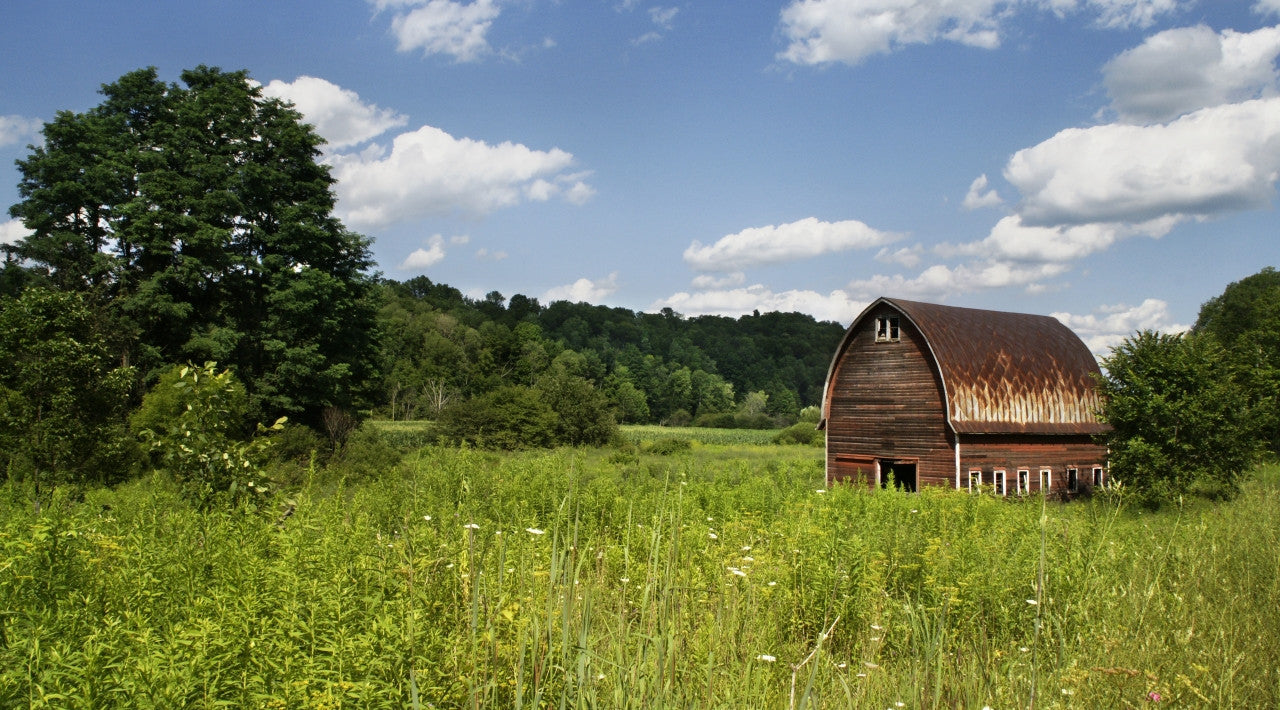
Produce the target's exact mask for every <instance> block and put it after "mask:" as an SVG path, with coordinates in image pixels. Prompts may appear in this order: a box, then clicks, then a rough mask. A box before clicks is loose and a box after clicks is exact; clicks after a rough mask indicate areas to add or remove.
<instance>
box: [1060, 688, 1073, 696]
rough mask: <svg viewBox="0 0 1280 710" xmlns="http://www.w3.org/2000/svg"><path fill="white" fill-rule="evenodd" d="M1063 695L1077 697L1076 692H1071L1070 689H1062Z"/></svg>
mask: <svg viewBox="0 0 1280 710" xmlns="http://www.w3.org/2000/svg"><path fill="white" fill-rule="evenodd" d="M1062 694H1063V695H1075V694H1076V691H1074V690H1071V689H1069V688H1063V689H1062Z"/></svg>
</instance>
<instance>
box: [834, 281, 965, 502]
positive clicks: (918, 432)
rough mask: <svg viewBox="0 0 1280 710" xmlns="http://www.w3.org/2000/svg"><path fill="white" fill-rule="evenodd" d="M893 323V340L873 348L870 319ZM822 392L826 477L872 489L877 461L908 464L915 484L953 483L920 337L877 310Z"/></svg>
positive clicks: (939, 400)
mask: <svg viewBox="0 0 1280 710" xmlns="http://www.w3.org/2000/svg"><path fill="white" fill-rule="evenodd" d="M882 315H883V316H893V317H897V318H899V338H898V340H897V342H880V343H878V342H876V333H875V328H876V318H877V317H879V316H882ZM855 328H856V329H857V330H855V331H854V332H853V333H852V334H851V335H852V337H851V338H849V339H848V340H847V341H846V343H847V348H846V349H845V351H844V352H843V353H841V354H840V357H839V360H838V361H837V364H836V365H835V370H834V372H833V373H832V377H831V378H830V382H829V383H828V387H829V388H830V389H829V391H828V392H827V393H826V395H827V402H828V403H829V409H828V411H827V412H826V417H827V478H828V480H832V481H835V480H842V479H856V478H858V477H859V476H861V477H862V478H864V479H865V480H866V481H867V483H868V484H874V483H875V468H874V466H875V461H876V460H888V459H893V460H900V461H915V462H916V466H917V469H916V476H917V481H918V484H919V485H920V486H926V485H939V484H950V485H952V486H954V485H955V453H954V449H953V448H952V447H951V441H950V439H949V431H948V428H947V424H946V420H945V418H944V413H945V412H946V407H945V404H944V398H943V393H942V383H941V380H940V379H939V376H938V374H937V372H936V370H935V369H934V367H933V366H932V359H931V357H930V356H929V353H928V351H927V346H926V345H925V342H924V339H923V338H922V337H921V335H920V333H919V332H917V331H916V330H915V328H914V327H913V326H912V325H911V323H910V322H909V321H908V320H907V318H906V317H904V316H902V314H901V313H899V312H898V311H897V310H896V309H893V308H891V307H889V306H884V307H882V308H881V309H879V310H877V311H876V312H873V313H871V314H869V317H867V318H863V319H862V320H861V321H860V322H859V323H858V324H857V325H856V326H855Z"/></svg>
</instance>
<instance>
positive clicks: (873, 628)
mask: <svg viewBox="0 0 1280 710" xmlns="http://www.w3.org/2000/svg"><path fill="white" fill-rule="evenodd" d="M871 629H872V630H873V631H884V627H883V626H881V625H880V624H872V625H871Z"/></svg>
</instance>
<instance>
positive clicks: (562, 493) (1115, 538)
mask: <svg viewBox="0 0 1280 710" xmlns="http://www.w3.org/2000/svg"><path fill="white" fill-rule="evenodd" d="M626 433H627V434H628V435H629V436H631V437H633V439H634V440H635V441H636V442H637V445H635V446H632V447H625V448H621V449H615V448H609V449H580V450H572V449H562V450H556V451H537V452H523V453H513V454H499V453H492V452H485V451H477V450H470V449H456V448H443V447H435V446H426V447H423V448H417V449H414V450H412V451H409V452H408V453H407V454H405V455H404V457H403V459H402V460H401V461H400V463H399V464H395V465H390V466H387V467H385V469H383V470H379V471H375V472H371V473H370V472H362V473H359V474H358V475H357V474H352V473H348V474H347V475H343V474H342V472H341V469H339V468H333V469H316V468H314V467H313V468H311V469H307V470H302V471H301V472H300V473H299V474H298V477H297V479H296V481H295V484H294V485H293V486H292V487H290V488H288V489H286V490H282V491H280V492H278V493H275V494H273V495H272V496H269V497H265V498H263V499H262V500H261V501H259V502H258V503H257V504H256V505H244V506H241V507H239V508H237V509H225V508H217V507H215V508H212V509H209V510H200V509H198V508H196V507H193V506H192V505H191V504H190V503H189V502H188V501H187V500H185V499H184V498H183V497H182V495H181V494H180V492H179V491H178V489H176V488H175V487H174V486H173V485H172V484H171V483H170V482H169V481H168V480H167V479H166V478H165V477H163V476H160V475H155V476H151V477H149V478H144V479H141V480H136V481H133V482H131V483H128V484H125V485H122V486H120V487H117V488H114V489H93V490H87V491H81V492H77V493H75V494H74V495H72V493H71V492H66V491H64V492H63V493H56V494H55V498H54V500H53V501H52V502H50V503H48V504H46V505H44V506H43V507H42V508H41V509H40V510H39V511H38V512H37V511H36V510H35V508H34V506H32V505H31V504H30V500H29V499H28V498H27V497H25V492H24V491H22V490H19V489H17V488H15V487H6V488H0V707H6V708H7V707H57V708H108V707H163V708H169V707H195V708H204V707H219V706H225V707H253V708H303V707H307V708H384V707H385V708H402V707H437V708H456V707H502V708H508V707H511V708H534V707H557V708H568V707H574V708H579V707H610V708H614V707H616V708H657V707H697V708H719V707H724V708H744V707H758V708H784V707H788V708H789V707H838V708H845V707H869V708H881V707H889V708H893V707H910V708H942V707H947V708H974V709H975V710H976V709H977V708H983V707H991V708H1013V707H1039V708H1059V707H1060V708H1066V707H1108V708H1123V707H1158V706H1165V705H1167V706H1172V707H1276V706H1278V705H1280V672H1278V671H1277V669H1278V668H1280V614H1278V613H1277V612H1276V610H1277V609H1280V467H1277V466H1269V467H1264V468H1261V469H1260V470H1259V471H1257V472H1256V474H1255V475H1254V476H1253V478H1252V480H1251V481H1250V482H1249V483H1248V484H1247V485H1246V486H1245V489H1244V492H1243V494H1242V495H1241V496H1239V497H1238V498H1237V499H1235V500H1233V501H1230V502H1226V503H1208V502H1204V501H1194V502H1192V501H1188V502H1186V503H1185V504H1183V505H1181V506H1171V507H1166V508H1165V509H1162V510H1160V511H1155V512H1152V511H1148V510H1143V509H1140V508H1136V507H1134V506H1130V505H1127V504H1126V503H1125V501H1124V496H1123V493H1122V492H1121V493H1109V494H1107V495H1102V496H1098V497H1095V498H1094V499H1092V500H1088V501H1078V502H1074V503H1070V504H1061V503H1054V502H1048V503H1046V502H1045V501H1043V500H1041V499H1040V498H1028V499H1025V500H1013V499H999V498H997V497H995V496H993V495H969V494H967V493H958V492H955V491H945V490H925V491H923V492H921V493H919V494H903V493H898V492H892V491H875V492H871V491H863V490H854V489H852V488H848V487H839V488H835V489H832V490H827V489H826V488H825V486H824V483H823V469H822V454H821V450H820V449H816V448H812V447H797V446H789V447H788V446H773V445H769V444H767V443H764V441H761V440H755V441H750V440H746V439H733V438H718V437H733V436H745V435H743V434H738V433H732V432H731V433H728V434H725V433H722V432H705V431H702V432H700V431H699V430H688V431H683V432H672V431H670V430H656V429H655V430H652V431H650V430H648V429H643V430H641V429H628V430H626ZM672 438H675V439H683V440H686V441H689V442H690V443H689V445H688V446H687V447H684V446H676V447H670V446H658V445H657V444H658V443H659V442H663V441H666V440H670V439H672Z"/></svg>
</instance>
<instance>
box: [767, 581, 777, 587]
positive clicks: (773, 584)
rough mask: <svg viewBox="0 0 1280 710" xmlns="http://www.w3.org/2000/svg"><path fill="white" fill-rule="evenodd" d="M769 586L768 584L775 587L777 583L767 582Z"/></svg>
mask: <svg viewBox="0 0 1280 710" xmlns="http://www.w3.org/2000/svg"><path fill="white" fill-rule="evenodd" d="M769 586H770V587H776V586H778V583H777V582H769Z"/></svg>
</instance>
